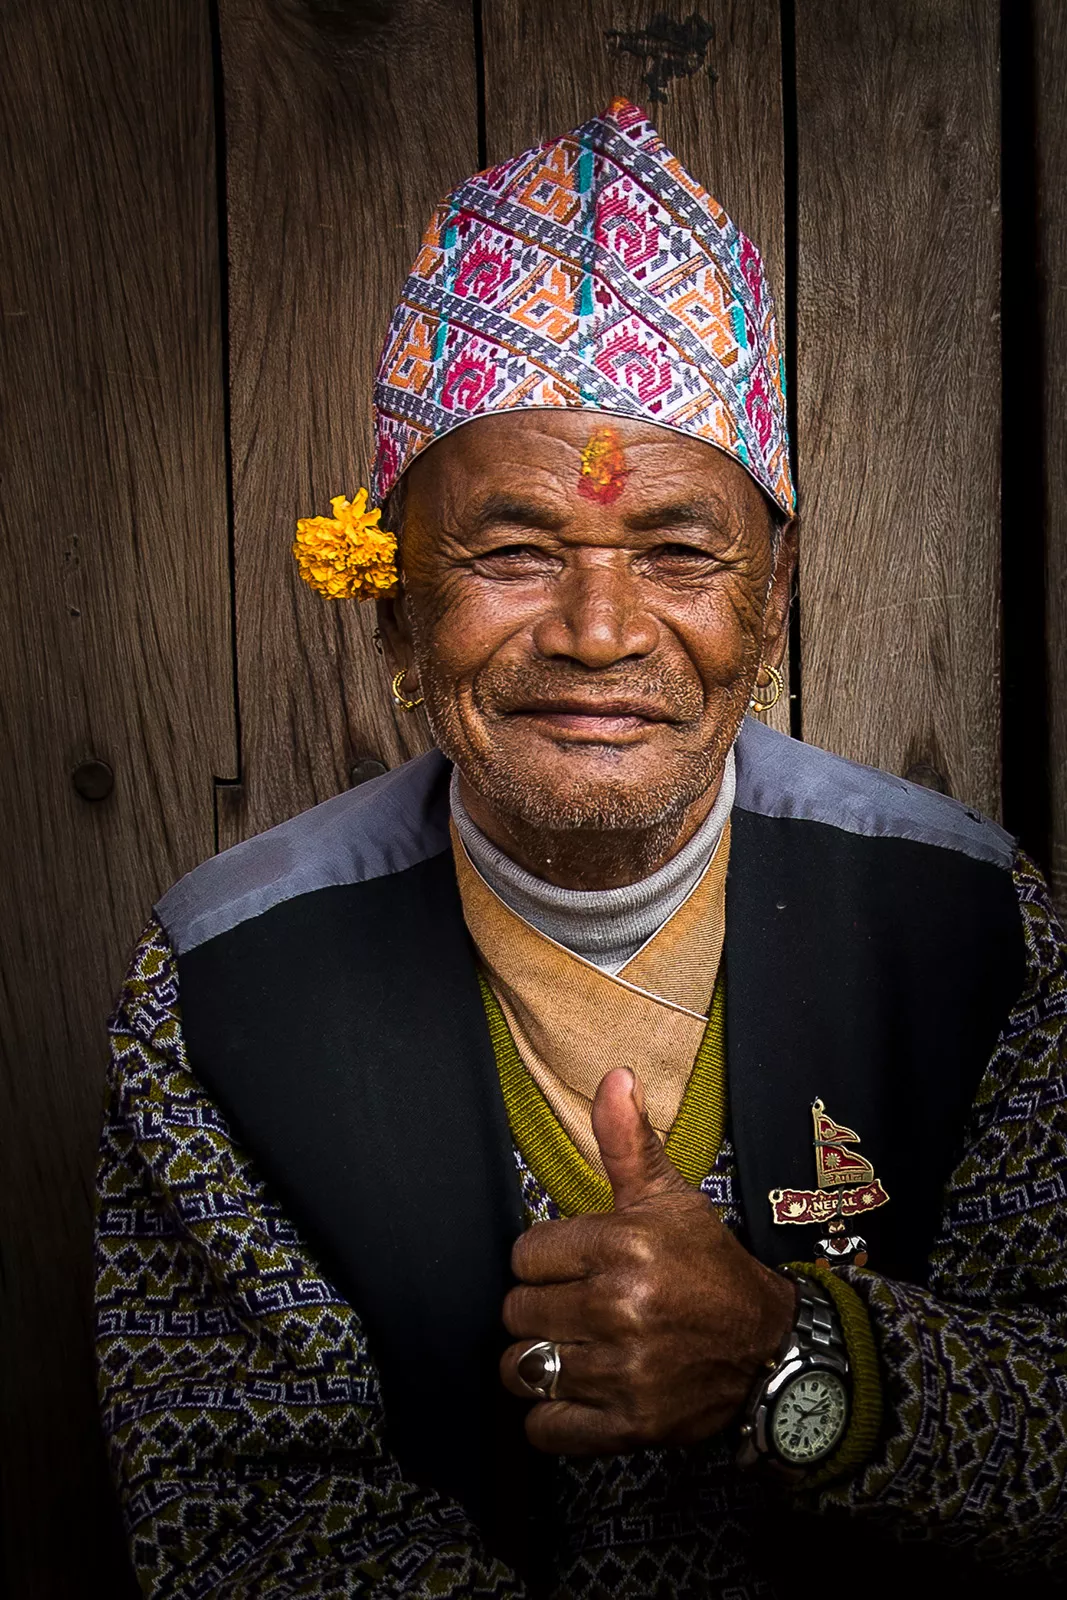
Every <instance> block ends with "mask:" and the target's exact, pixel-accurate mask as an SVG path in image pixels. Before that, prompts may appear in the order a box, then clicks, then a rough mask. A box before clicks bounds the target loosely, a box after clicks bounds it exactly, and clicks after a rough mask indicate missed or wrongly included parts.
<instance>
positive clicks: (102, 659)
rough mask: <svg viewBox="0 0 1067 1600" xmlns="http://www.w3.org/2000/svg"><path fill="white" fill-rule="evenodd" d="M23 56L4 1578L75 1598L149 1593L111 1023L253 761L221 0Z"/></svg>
mask: <svg viewBox="0 0 1067 1600" xmlns="http://www.w3.org/2000/svg"><path fill="white" fill-rule="evenodd" d="M3 57H4V59H3V81H4V95H3V97H2V99H0V143H2V145H3V148H4V150H5V152H6V162H5V169H4V170H5V200H4V205H3V207H2V208H0V292H2V299H3V310H4V316H3V329H2V333H0V338H2V340H3V358H2V360H0V408H2V410H3V414H4V426H3V430H2V432H0V475H2V481H3V490H4V492H3V496H2V501H0V518H2V527H0V593H2V594H3V596H4V601H5V604H4V616H5V625H4V628H3V630H2V631H0V733H2V739H3V745H2V748H3V751H4V761H3V765H2V767H0V814H2V816H3V819H4V827H3V829H2V830H0V886H2V887H0V894H2V896H3V901H4V904H3V907H2V910H0V985H2V988H0V995H2V1006H0V1063H2V1064H0V1097H2V1098H0V1128H2V1130H3V1131H2V1135H0V1137H2V1139H3V1150H2V1153H0V1172H2V1179H0V1181H2V1185H3V1211H4V1222H3V1249H4V1263H3V1295H4V1301H3V1308H2V1312H0V1325H2V1328H3V1340H4V1347H3V1355H2V1359H0V1373H2V1382H3V1386H4V1393H3V1399H2V1404H0V1414H2V1415H3V1419H4V1422H3V1430H2V1433H0V1453H2V1466H3V1473H2V1476H3V1496H4V1500H3V1512H2V1522H3V1527H4V1541H3V1543H4V1563H5V1572H4V1580H6V1581H4V1580H0V1588H2V1589H3V1591H4V1592H5V1593H7V1594H11V1595H18V1596H19V1597H20V1600H33V1597H35V1596H42V1597H47V1600H56V1597H63V1596H78V1597H81V1596H84V1595H86V1594H96V1593H101V1594H108V1595H115V1596H120V1595H122V1594H125V1593H127V1592H128V1590H129V1589H132V1577H131V1575H130V1571H129V1567H128V1564H127V1562H126V1558H125V1552H124V1549H123V1546H122V1542H121V1540H120V1538H119V1535H118V1529H117V1515H116V1513H115V1509H114V1503H113V1497H112V1493H111V1489H110V1485H109V1483H108V1480H107V1473H106V1467H105V1461H104V1453H103V1446H102V1441H101V1438H100V1434H99V1427H98V1424H97V1421H96V1401H95V1394H94V1389H95V1383H94V1373H93V1367H92V1355H91V1318H90V1271H91V1248H90V1221H91V1192H92V1172H93V1167H94V1162H95V1151H96V1143H97V1138H98V1129H99V1115H100V1096H101V1088H102V1074H103V1067H104V1061H105V1055H106V1052H105V1033H104V1023H105V1018H106V1016H107V1014H108V1011H109V1009H110V1006H111V1003H112V1001H113V998H114V994H115V991H116V987H117V984H118V982H119V979H120V976H121V972H122V970H123V968H124V966H125V962H126V958H127V955H128V952H129V948H130V945H131V943H132V941H133V939H134V937H135V936H136V933H137V930H138V928H139V927H140V926H141V925H142V924H143V922H144V921H145V919H146V917H147V913H148V911H149V908H150V905H151V902H152V900H153V899H154V898H155V897H156V896H157V895H158V894H159V892H160V891H161V890H162V889H163V888H164V887H165V886H166V885H167V884H169V883H170V882H171V881H172V880H173V879H174V878H175V877H176V876H178V875H179V874H180V873H182V872H184V871H186V870H188V869H189V868H190V867H191V866H193V865H194V864H195V862H196V861H198V860H199V859H201V858H202V857H204V856H206V855H209V854H210V853H211V850H212V847H213V776H214V775H216V774H217V775H220V776H227V775H232V772H233V763H234V760H235V755H236V751H235V741H234V729H233V707H232V682H231V679H232V674H231V665H230V639H229V621H228V619H229V609H230V600H229V573H228V560H227V526H226V496H225V470H224V455H223V445H224V436H223V394H222V360H221V338H220V295H219V287H220V285H219V262H218V242H217V238H216V212H215V203H216V202H215V167H214V161H215V152H214V138H213V126H212V124H213V114H212V105H213V91H212V66H211V40H210V34H209V26H208V13H207V7H206V6H205V5H204V4H203V3H202V0H153V4H152V5H151V6H150V7H147V8H146V7H145V6H144V5H143V4H140V3H138V0H50V3H47V4H31V3H17V4H13V5H8V6H7V7H5V12H4V29H3ZM89 757H95V758H98V759H99V760H102V761H104V762H106V763H108V764H109V765H110V767H111V768H112V769H113V772H114V791H113V793H111V795H110V796H109V797H107V798H103V799H100V800H97V801H92V800H87V799H83V798H81V797H80V796H79V794H78V793H77V792H76V790H75V788H74V787H73V785H72V780H71V772H72V769H73V768H74V767H75V765H76V764H77V763H79V762H83V761H84V760H86V758H89ZM85 787H91V785H85Z"/></svg>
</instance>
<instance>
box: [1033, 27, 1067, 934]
mask: <svg viewBox="0 0 1067 1600" xmlns="http://www.w3.org/2000/svg"><path fill="white" fill-rule="evenodd" d="M1035 34H1036V46H1037V48H1036V52H1035V56H1036V69H1037V84H1036V89H1037V107H1036V109H1037V156H1038V238H1039V249H1040V258H1041V280H1042V286H1043V289H1044V325H1045V338H1044V350H1045V362H1044V366H1045V518H1046V522H1045V584H1046V587H1045V629H1046V644H1047V651H1048V657H1047V659H1048V681H1049V689H1050V694H1049V735H1050V745H1051V749H1050V761H1049V768H1050V777H1051V785H1052V794H1051V802H1052V804H1051V824H1052V828H1051V832H1052V840H1051V845H1052V848H1051V869H1052V889H1053V893H1054V895H1055V897H1056V902H1057V905H1058V906H1059V909H1060V913H1061V915H1062V914H1065V913H1067V391H1065V388H1064V382H1063V373H1064V371H1065V370H1067V11H1065V10H1064V7H1063V5H1062V3H1061V0H1036V5H1035Z"/></svg>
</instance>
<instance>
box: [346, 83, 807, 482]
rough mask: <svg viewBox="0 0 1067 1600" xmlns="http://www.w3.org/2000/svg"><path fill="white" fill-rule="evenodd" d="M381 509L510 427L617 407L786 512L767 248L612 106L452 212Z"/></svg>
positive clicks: (379, 394) (434, 255)
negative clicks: (469, 436)
mask: <svg viewBox="0 0 1067 1600" xmlns="http://www.w3.org/2000/svg"><path fill="white" fill-rule="evenodd" d="M374 404H375V426H376V435H377V447H378V448H377V455H376V458H375V464H374V479H373V494H374V500H375V502H376V503H377V504H379V505H380V504H381V502H382V500H384V498H385V496H386V495H387V494H388V493H389V491H390V489H391V488H392V487H393V485H394V484H395V483H396V481H397V479H398V478H399V477H400V475H401V473H403V472H404V471H405V470H406V469H407V468H408V467H409V466H410V465H411V463H412V461H414V459H415V457H416V456H417V455H418V454H419V452H420V451H422V450H425V448H426V446H427V445H430V444H432V443H433V442H434V440H435V439H440V438H442V437H443V435H444V434H446V433H450V432H451V431H452V429H453V428H458V427H460V426H461V425H462V424H463V423H464V422H470V421H471V420H472V419H473V418H475V417H481V416H485V415H486V414H488V413H490V412H495V411H514V410H530V409H544V408H555V407H571V408H582V409H586V410H597V411H607V412H612V413H615V414H616V415H618V416H624V417H635V418H639V419H640V420H642V421H644V422H654V423H659V424H660V425H661V426H662V427H666V428H676V429H677V430H678V431H679V432H681V433H687V434H692V435H693V437H694V438H697V439H706V440H707V441H708V442H709V443H710V444H714V445H717V446H718V447H719V448H720V449H722V450H725V451H726V452H727V453H728V454H729V455H731V456H733V457H735V459H736V460H738V461H739V462H741V464H742V466H744V467H746V468H747V469H748V471H749V472H750V473H751V475H752V477H753V478H755V480H756V482H757V483H758V484H759V485H760V486H761V487H762V488H763V489H765V490H766V491H767V493H768V494H769V495H770V496H771V498H772V499H773V500H774V501H775V502H776V503H777V504H778V505H779V506H780V507H781V509H782V510H783V511H784V512H786V513H787V514H790V513H791V512H792V511H793V509H794V505H795V500H794V495H793V484H792V479H791V476H790V470H789V443H788V438H787V433H786V418H785V375H784V368H783V362H782V355H781V350H780V348H779V344H778V332H777V327H776V324H775V316H774V306H773V303H772V300H771V293H770V289H769V287H768V284H767V281H766V278H765V277H764V273H763V264H762V262H761V260H760V256H759V252H758V250H757V249H756V247H755V246H754V245H753V244H752V243H751V242H750V241H749V240H748V239H746V238H745V235H744V234H743V233H741V232H740V231H739V229H737V228H736V227H735V226H734V224H733V223H732V222H731V221H730V218H729V217H728V216H727V215H726V213H725V211H723V209H722V207H721V206H720V205H719V204H718V203H717V202H716V201H715V200H713V199H712V198H711V196H710V195H709V194H708V193H707V192H706V191H705V190H704V189H702V188H701V187H700V185H699V184H698V183H695V182H694V180H693V179H692V178H691V177H690V176H689V174H688V173H687V172H686V171H685V169H684V167H683V166H682V165H681V163H680V162H679V161H678V160H677V158H676V157H675V156H672V155H671V153H670V151H669V150H668V149H667V148H666V147H665V145H664V144H663V141H662V140H661V139H660V137H659V135H658V134H657V133H656V130H655V129H654V128H653V127H652V125H651V124H650V123H649V122H647V121H646V120H645V117H644V114H643V113H642V112H641V111H640V110H639V109H638V107H637V106H634V105H631V104H630V102H629V101H628V100H615V101H613V102H612V104H611V105H610V106H609V107H608V109H607V111H605V112H604V114H603V115H602V116H599V117H594V118H593V119H592V121H591V122H587V123H585V124H584V126H583V127H581V128H578V129H576V130H575V131H574V132H573V133H568V134H565V135H564V136H563V137H562V138H560V139H552V140H550V141H549V142H548V143H547V144H543V145H540V146H539V147H538V148H537V149H536V150H527V151H526V152H525V153H524V154H523V155H520V156H516V157H515V159H514V160H512V161H507V162H505V163H504V164H503V165H502V166H499V167H492V168H491V169H490V170H489V171H488V172H480V173H477V174H476V175H475V176H474V177H473V178H469V179H468V180H467V182H466V183H463V184H461V185H460V186H459V188H458V189H456V190H455V191H454V192H453V193H452V194H450V195H449V196H448V198H447V199H446V200H444V201H442V203H441V204H440V205H439V206H438V207H437V210H436V211H435V212H434V214H433V217H432V218H431V221H430V225H429V227H428V228H427V230H426V234H425V237H424V238H423V241H422V248H421V250H420V251H419V256H418V260H417V261H416V262H415V265H414V267H413V269H412V272H411V276H410V277H409V278H408V280H407V282H406V283H405V285H404V288H403V291H402V293H401V296H400V303H399V305H398V306H397V308H396V311H395V312H394V314H393V320H392V323H391V324H390V328H389V333H388V337H387V338H386V341H385V347H384V349H383V351H382V356H381V361H380V363H379V366H378V375H377V382H376V384H375V389H374Z"/></svg>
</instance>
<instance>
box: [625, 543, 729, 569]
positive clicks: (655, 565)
mask: <svg viewBox="0 0 1067 1600" xmlns="http://www.w3.org/2000/svg"><path fill="white" fill-rule="evenodd" d="M644 564H645V565H646V566H647V567H648V568H649V569H650V570H651V571H652V573H653V574H655V573H657V572H658V573H662V574H663V575H664V576H666V577H679V578H684V577H706V576H707V575H708V574H710V573H712V572H715V571H717V570H718V569H719V567H720V566H721V563H720V562H719V561H718V560H717V559H716V558H715V556H713V555H712V554H711V552H710V550H706V549H704V547H703V546H702V545H698V544H687V543H685V542H683V541H682V540H678V539H674V540H672V541H671V542H670V543H669V544H661V545H657V546H656V548H655V549H654V550H650V551H649V552H648V555H647V556H646V557H645V560H644Z"/></svg>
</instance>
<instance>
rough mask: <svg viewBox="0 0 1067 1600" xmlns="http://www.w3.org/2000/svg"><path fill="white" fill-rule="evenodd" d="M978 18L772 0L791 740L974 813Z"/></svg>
mask: <svg viewBox="0 0 1067 1600" xmlns="http://www.w3.org/2000/svg"><path fill="white" fill-rule="evenodd" d="M998 26H999V21H998V8H997V6H996V5H995V4H993V0H940V3H939V4H937V5H930V4H929V3H927V0H887V3H885V4H882V5H878V6H868V5H846V6H843V5H841V4H839V3H837V0H798V3H797V7H796V42H797V114H798V128H797V139H798V186H799V188H798V213H799V238H798V252H799V260H798V285H797V296H798V305H797V317H798V339H797V342H798V352H797V365H798V373H799V390H798V430H797V431H798V447H799V464H800V472H799V476H800V495H801V518H802V534H801V577H800V601H801V638H802V660H803V675H804V729H803V731H804V737H805V738H806V739H810V740H812V741H813V742H814V743H816V744H820V745H824V746H826V747H827V748H828V749H831V750H835V751H839V752H840V753H841V754H843V755H847V756H850V757H853V758H854V759H856V760H859V761H865V762H871V763H873V764H875V765H877V766H881V767H885V768H887V769H888V770H889V771H891V772H897V773H905V772H907V771H908V770H909V769H910V768H912V767H913V766H914V765H916V764H917V763H920V762H926V763H928V764H929V765H930V766H932V767H933V768H934V769H936V770H937V772H939V773H941V774H942V775H943V776H944V778H945V779H946V781H947V788H948V790H949V792H951V793H952V794H954V795H956V796H958V797H959V798H960V799H963V800H966V801H968V802H969V803H971V804H973V805H976V806H978V807H980V808H981V809H982V810H983V811H986V812H988V813H990V814H992V815H994V816H996V815H997V814H998V812H999V807H1000V682H999V672H1000V668H999V627H1000V617H999V548H1000V510H999V460H1000V456H999V446H1000V441H999V428H1000V365H999V361H1000V343H999V298H998V296H999V245H1000V240H999V189H998V183H999V178H998V152H999V143H998V83H997V72H998V53H997V52H998Z"/></svg>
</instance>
